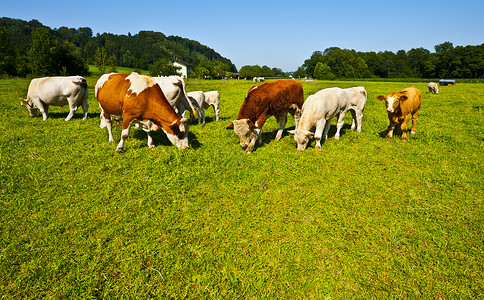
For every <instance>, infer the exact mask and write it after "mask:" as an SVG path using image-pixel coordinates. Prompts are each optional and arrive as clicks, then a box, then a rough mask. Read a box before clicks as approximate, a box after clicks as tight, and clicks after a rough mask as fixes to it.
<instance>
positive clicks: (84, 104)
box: [81, 97, 89, 120]
mask: <svg viewBox="0 0 484 300" xmlns="http://www.w3.org/2000/svg"><path fill="white" fill-rule="evenodd" d="M81 106H82V111H83V112H84V117H83V118H82V119H83V120H85V119H87V111H88V110H89V103H87V97H86V98H85V99H84V100H83V101H82V103H81Z"/></svg>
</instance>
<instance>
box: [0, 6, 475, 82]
mask: <svg viewBox="0 0 484 300" xmlns="http://www.w3.org/2000/svg"><path fill="white" fill-rule="evenodd" d="M483 16H484V1H482V0H460V1H459V0H452V1H449V0H441V1H439V0H433V1H426V0H418V1H414V0H407V1H392V0H386V1H381V0H367V1H361V0H360V1H353V0H351V1H344V0H333V1H305V0H291V1H286V0H279V1H275V0H269V1H263V0H260V1H253V0H240V1H214V0H203V1H202V0H196V1H193V0H178V1H177V0H171V1H163V0H160V1H144V0H139V1H125V0H118V1H115V2H114V1H113V2H111V1H101V0H98V1H91V0H82V1H65V0H63V1H50V0H44V1H38V0H36V1H31V0H27V1H21V0H19V1H5V3H3V4H2V5H1V10H0V17H9V18H16V19H22V20H26V21H30V20H32V19H37V20H38V21H40V22H41V23H42V24H44V25H46V26H49V27H51V28H59V27H62V26H66V27H69V28H79V27H90V28H91V29H92V31H93V32H94V34H96V33H104V32H108V33H114V34H128V32H130V33H131V34H136V33H138V32H139V31H140V30H152V31H159V32H162V33H164V34H165V35H177V36H181V37H184V38H189V39H193V40H197V41H199V42H200V43H201V44H204V45H206V46H208V47H210V48H212V49H214V50H215V51H217V52H218V53H220V54H221V55H222V56H224V57H226V58H228V59H230V60H231V61H232V62H233V63H234V64H235V65H236V67H237V68H238V69H240V68H241V67H242V66H244V65H256V64H258V65H260V66H263V65H266V66H268V67H270V68H274V67H276V68H281V69H282V70H283V71H286V72H287V71H295V70H296V69H297V67H299V66H301V65H302V64H303V63H304V60H306V59H308V58H309V57H310V56H311V54H312V53H313V52H314V51H324V50H325V49H326V48H329V47H340V48H342V49H354V50H356V51H363V52H369V51H375V52H378V51H386V50H388V51H392V52H396V51H398V50H405V51H408V50H410V49H412V48H419V47H423V48H425V49H428V50H430V51H431V52H433V51H434V46H435V45H437V44H440V43H443V42H446V41H449V42H451V43H453V44H454V46H466V45H480V44H482V43H484V22H483V21H482V18H483Z"/></svg>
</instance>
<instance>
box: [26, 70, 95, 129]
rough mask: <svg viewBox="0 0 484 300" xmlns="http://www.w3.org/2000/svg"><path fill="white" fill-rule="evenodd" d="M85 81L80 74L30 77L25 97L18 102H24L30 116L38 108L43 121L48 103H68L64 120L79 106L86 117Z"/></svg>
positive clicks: (45, 117)
mask: <svg viewBox="0 0 484 300" xmlns="http://www.w3.org/2000/svg"><path fill="white" fill-rule="evenodd" d="M87 95H88V90H87V81H86V79H85V78H84V77H81V76H68V77H61V76H57V77H42V78H35V79H32V81H31V82H30V85H29V91H28V93H27V99H22V98H20V104H21V105H23V104H25V105H26V106H27V109H28V110H29V114H30V116H31V117H33V116H34V112H35V111H36V110H37V109H39V110H40V112H41V113H42V117H43V118H44V121H45V120H47V113H48V111H49V105H53V106H64V105H66V104H69V108H70V112H69V115H67V118H66V121H69V120H70V119H71V118H72V116H73V115H74V113H75V112H76V111H77V109H78V108H79V106H82V110H83V111H84V119H86V118H87V110H88V109H89V104H88V103H87Z"/></svg>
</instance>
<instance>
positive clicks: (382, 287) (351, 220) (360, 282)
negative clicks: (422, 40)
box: [0, 77, 484, 299]
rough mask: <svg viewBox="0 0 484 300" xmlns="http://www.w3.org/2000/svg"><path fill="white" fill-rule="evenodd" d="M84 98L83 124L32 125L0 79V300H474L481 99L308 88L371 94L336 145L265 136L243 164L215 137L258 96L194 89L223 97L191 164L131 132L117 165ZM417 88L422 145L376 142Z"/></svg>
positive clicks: (477, 91) (479, 236)
mask: <svg viewBox="0 0 484 300" xmlns="http://www.w3.org/2000/svg"><path fill="white" fill-rule="evenodd" d="M96 80H97V77H90V78H88V83H89V87H90V94H89V104H90V112H89V118H88V119H87V120H82V119H81V117H82V114H81V111H82V109H80V111H78V113H76V115H75V117H74V118H73V119H72V120H71V121H69V122H65V121H64V118H65V117H66V115H67V114H68V107H67V106H65V107H62V108H58V107H52V108H51V109H50V111H49V119H48V120H47V121H45V122H43V121H42V118H41V117H40V116H37V117H35V118H30V117H29V116H28V113H27V110H26V108H25V107H21V106H20V105H19V101H18V98H19V97H23V96H25V94H26V92H27V87H28V84H29V81H28V80H25V79H0V113H1V115H2V118H1V119H0V182H1V185H0V187H1V189H0V216H1V219H2V222H1V223H0V295H1V298H5V299H16V298H17V299H18V298H42V299H44V298H48V299H49V298H70V299H79V298H80V299H83V298H134V299H138V298H162V299H164V298H176V299H178V298H194V299H200V298H201V299H207V298H208V299H211V298H215V299H246V298H252V299H276V298H279V299H281V298H282V299H294V298H295V299H325V298H328V299H346V298H350V297H354V298H363V299H367V298H383V299H388V298H444V299H445V298H449V299H458V298H475V299H478V298H482V297H483V290H484V284H483V270H484V260H483V250H484V249H483V238H484V237H483V231H482V228H483V211H484V209H483V203H482V200H483V190H484V185H483V179H482V175H483V173H484V169H483V162H484V159H483V151H482V146H483V141H484V134H483V112H484V105H483V103H484V88H483V85H482V84H457V85H455V86H447V87H442V88H441V93H440V94H439V95H431V94H428V92H427V88H426V83H398V82H393V83H388V82H387V83H385V82H347V81H342V82H335V84H322V83H321V82H317V81H315V82H302V83H303V86H304V93H305V97H307V96H309V95H311V94H314V93H315V92H316V91H318V90H319V89H322V88H325V87H329V86H339V87H342V88H346V87H351V86H356V85H363V86H365V88H366V90H367V91H368V102H367V107H366V109H365V112H364V117H363V128H362V129H363V131H362V132H361V133H359V134H358V133H355V132H352V131H350V130H349V127H350V114H348V115H347V117H346V125H345V126H344V128H343V130H342V136H341V138H340V140H339V141H336V140H335V139H334V137H333V136H334V132H335V128H334V126H332V128H331V130H330V133H329V139H328V140H327V141H326V142H325V143H323V145H322V151H321V152H316V151H315V150H314V142H312V143H311V145H310V146H309V147H308V149H307V150H306V151H304V152H302V153H300V152H297V151H296V143H295V142H294V139H293V138H292V137H291V136H289V135H287V133H285V134H284V137H283V139H282V140H281V141H278V142H276V141H274V140H273V138H274V137H275V131H274V130H275V129H276V128H277V124H276V122H275V120H274V118H272V119H270V120H269V121H268V122H267V123H266V125H265V126H264V128H263V133H262V143H261V144H260V145H258V146H257V148H256V150H255V151H254V152H253V153H252V154H249V155H247V154H245V152H244V150H243V149H242V148H241V147H240V145H239V143H238V138H237V137H236V135H235V134H234V133H233V132H232V131H228V130H226V129H225V127H226V126H227V125H228V124H229V123H230V121H231V120H233V119H235V118H236V116H237V113H238V109H239V107H240V105H241V103H242V101H243V99H244V97H245V95H246V93H247V91H248V89H249V88H250V86H252V84H253V83H252V82H250V81H243V80H240V81H236V80H228V81H224V80H221V81H216V80H213V81H204V80H196V79H189V80H188V82H187V90H188V91H193V90H203V91H208V90H219V91H220V94H221V99H222V100H221V120H220V121H219V122H215V121H214V113H213V110H212V109H209V110H208V112H207V123H206V124H204V125H191V126H190V141H191V146H192V149H190V150H187V151H182V150H178V149H176V148H175V147H174V146H172V145H170V143H169V141H168V140H167V138H166V137H165V136H164V134H163V133H158V134H157V135H155V143H156V144H157V147H156V148H155V149H152V150H150V149H148V147H147V145H146V134H145V133H144V132H143V131H141V130H137V129H133V130H132V131H131V134H130V138H129V139H128V140H127V142H126V143H125V152H124V153H122V154H117V153H115V151H114V150H115V146H116V145H115V144H114V145H111V144H108V142H107V140H108V137H107V132H106V129H100V128H99V112H100V110H99V106H98V104H97V102H96V100H95V98H94V92H93V87H94V83H95V81H96ZM411 85H415V86H416V87H417V88H419V89H420V90H421V91H422V94H423V106H422V110H421V113H420V117H419V123H418V124H417V134H416V135H410V136H409V141H408V142H407V143H403V142H402V141H401V140H400V134H399V133H398V131H397V132H396V134H395V135H394V139H393V140H391V141H386V140H385V138H384V136H385V133H386V128H387V126H388V120H387V116H386V112H385V108H384V104H382V103H381V102H379V101H378V100H376V96H377V95H379V94H386V93H388V92H391V91H397V90H400V89H402V88H405V87H408V86H411ZM334 122H335V121H333V123H334ZM293 126H294V121H293V119H292V118H291V117H289V124H288V126H287V128H291V127H293ZM120 134H121V129H120V127H116V128H115V130H114V135H115V140H116V142H117V141H119V138H120Z"/></svg>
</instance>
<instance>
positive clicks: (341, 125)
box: [328, 112, 346, 140]
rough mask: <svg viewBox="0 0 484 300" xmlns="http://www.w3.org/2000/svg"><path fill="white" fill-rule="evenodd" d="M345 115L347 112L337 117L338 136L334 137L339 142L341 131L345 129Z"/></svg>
mask: <svg viewBox="0 0 484 300" xmlns="http://www.w3.org/2000/svg"><path fill="white" fill-rule="evenodd" d="M345 115H346V112H341V113H340V114H339V115H337V118H336V119H337V120H338V123H336V134H335V135H334V138H335V139H337V140H339V137H340V131H341V128H343V125H344V119H345ZM328 130H329V129H328Z"/></svg>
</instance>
